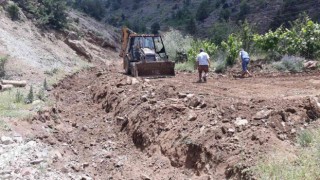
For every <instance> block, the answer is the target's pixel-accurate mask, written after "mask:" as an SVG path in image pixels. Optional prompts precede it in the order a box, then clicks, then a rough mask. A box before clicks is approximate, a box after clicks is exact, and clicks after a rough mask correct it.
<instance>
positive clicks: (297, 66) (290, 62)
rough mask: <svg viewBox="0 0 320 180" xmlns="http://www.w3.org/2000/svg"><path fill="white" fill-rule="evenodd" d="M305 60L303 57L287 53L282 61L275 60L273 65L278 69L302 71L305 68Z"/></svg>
mask: <svg viewBox="0 0 320 180" xmlns="http://www.w3.org/2000/svg"><path fill="white" fill-rule="evenodd" d="M303 60H304V59H303V58H298V57H294V56H287V55H286V56H284V57H283V58H282V59H281V61H280V62H274V63H273V64H272V65H273V66H274V67H275V68H276V69H277V70H278V71H289V72H301V71H302V70H303Z"/></svg>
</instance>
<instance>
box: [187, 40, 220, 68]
mask: <svg viewBox="0 0 320 180" xmlns="http://www.w3.org/2000/svg"><path fill="white" fill-rule="evenodd" d="M200 48H203V50H204V51H205V52H206V53H208V55H209V56H210V57H211V58H213V57H214V55H215V54H216V52H217V50H218V47H217V46H216V45H215V44H214V43H212V42H210V41H206V40H204V41H201V40H194V41H193V42H192V43H191V48H190V49H189V51H188V59H189V61H191V62H193V64H194V63H195V61H196V58H197V55H198V54H199V50H200Z"/></svg>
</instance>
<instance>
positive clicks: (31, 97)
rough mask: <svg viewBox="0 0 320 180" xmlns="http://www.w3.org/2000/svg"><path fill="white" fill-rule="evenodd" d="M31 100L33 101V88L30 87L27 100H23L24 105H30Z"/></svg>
mask: <svg viewBox="0 0 320 180" xmlns="http://www.w3.org/2000/svg"><path fill="white" fill-rule="evenodd" d="M33 100H34V96H33V88H32V86H30V89H29V93H28V96H27V98H26V99H25V103H26V104H30V103H32V102H33Z"/></svg>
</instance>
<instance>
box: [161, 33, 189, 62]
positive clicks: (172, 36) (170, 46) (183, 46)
mask: <svg viewBox="0 0 320 180" xmlns="http://www.w3.org/2000/svg"><path fill="white" fill-rule="evenodd" d="M163 42H164V44H165V47H166V51H167V54H168V56H169V58H170V59H171V60H173V61H176V60H177V52H178V53H179V52H180V53H187V51H188V50H189V49H190V48H191V44H192V42H193V39H192V38H191V37H190V36H185V35H183V34H182V33H181V32H180V31H178V30H170V31H169V32H167V33H165V34H164V35H163Z"/></svg>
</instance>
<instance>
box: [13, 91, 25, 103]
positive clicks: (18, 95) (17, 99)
mask: <svg viewBox="0 0 320 180" xmlns="http://www.w3.org/2000/svg"><path fill="white" fill-rule="evenodd" d="M22 100H23V94H22V93H21V92H20V91H19V90H17V92H16V94H15V99H14V102H15V103H21V102H22Z"/></svg>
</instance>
